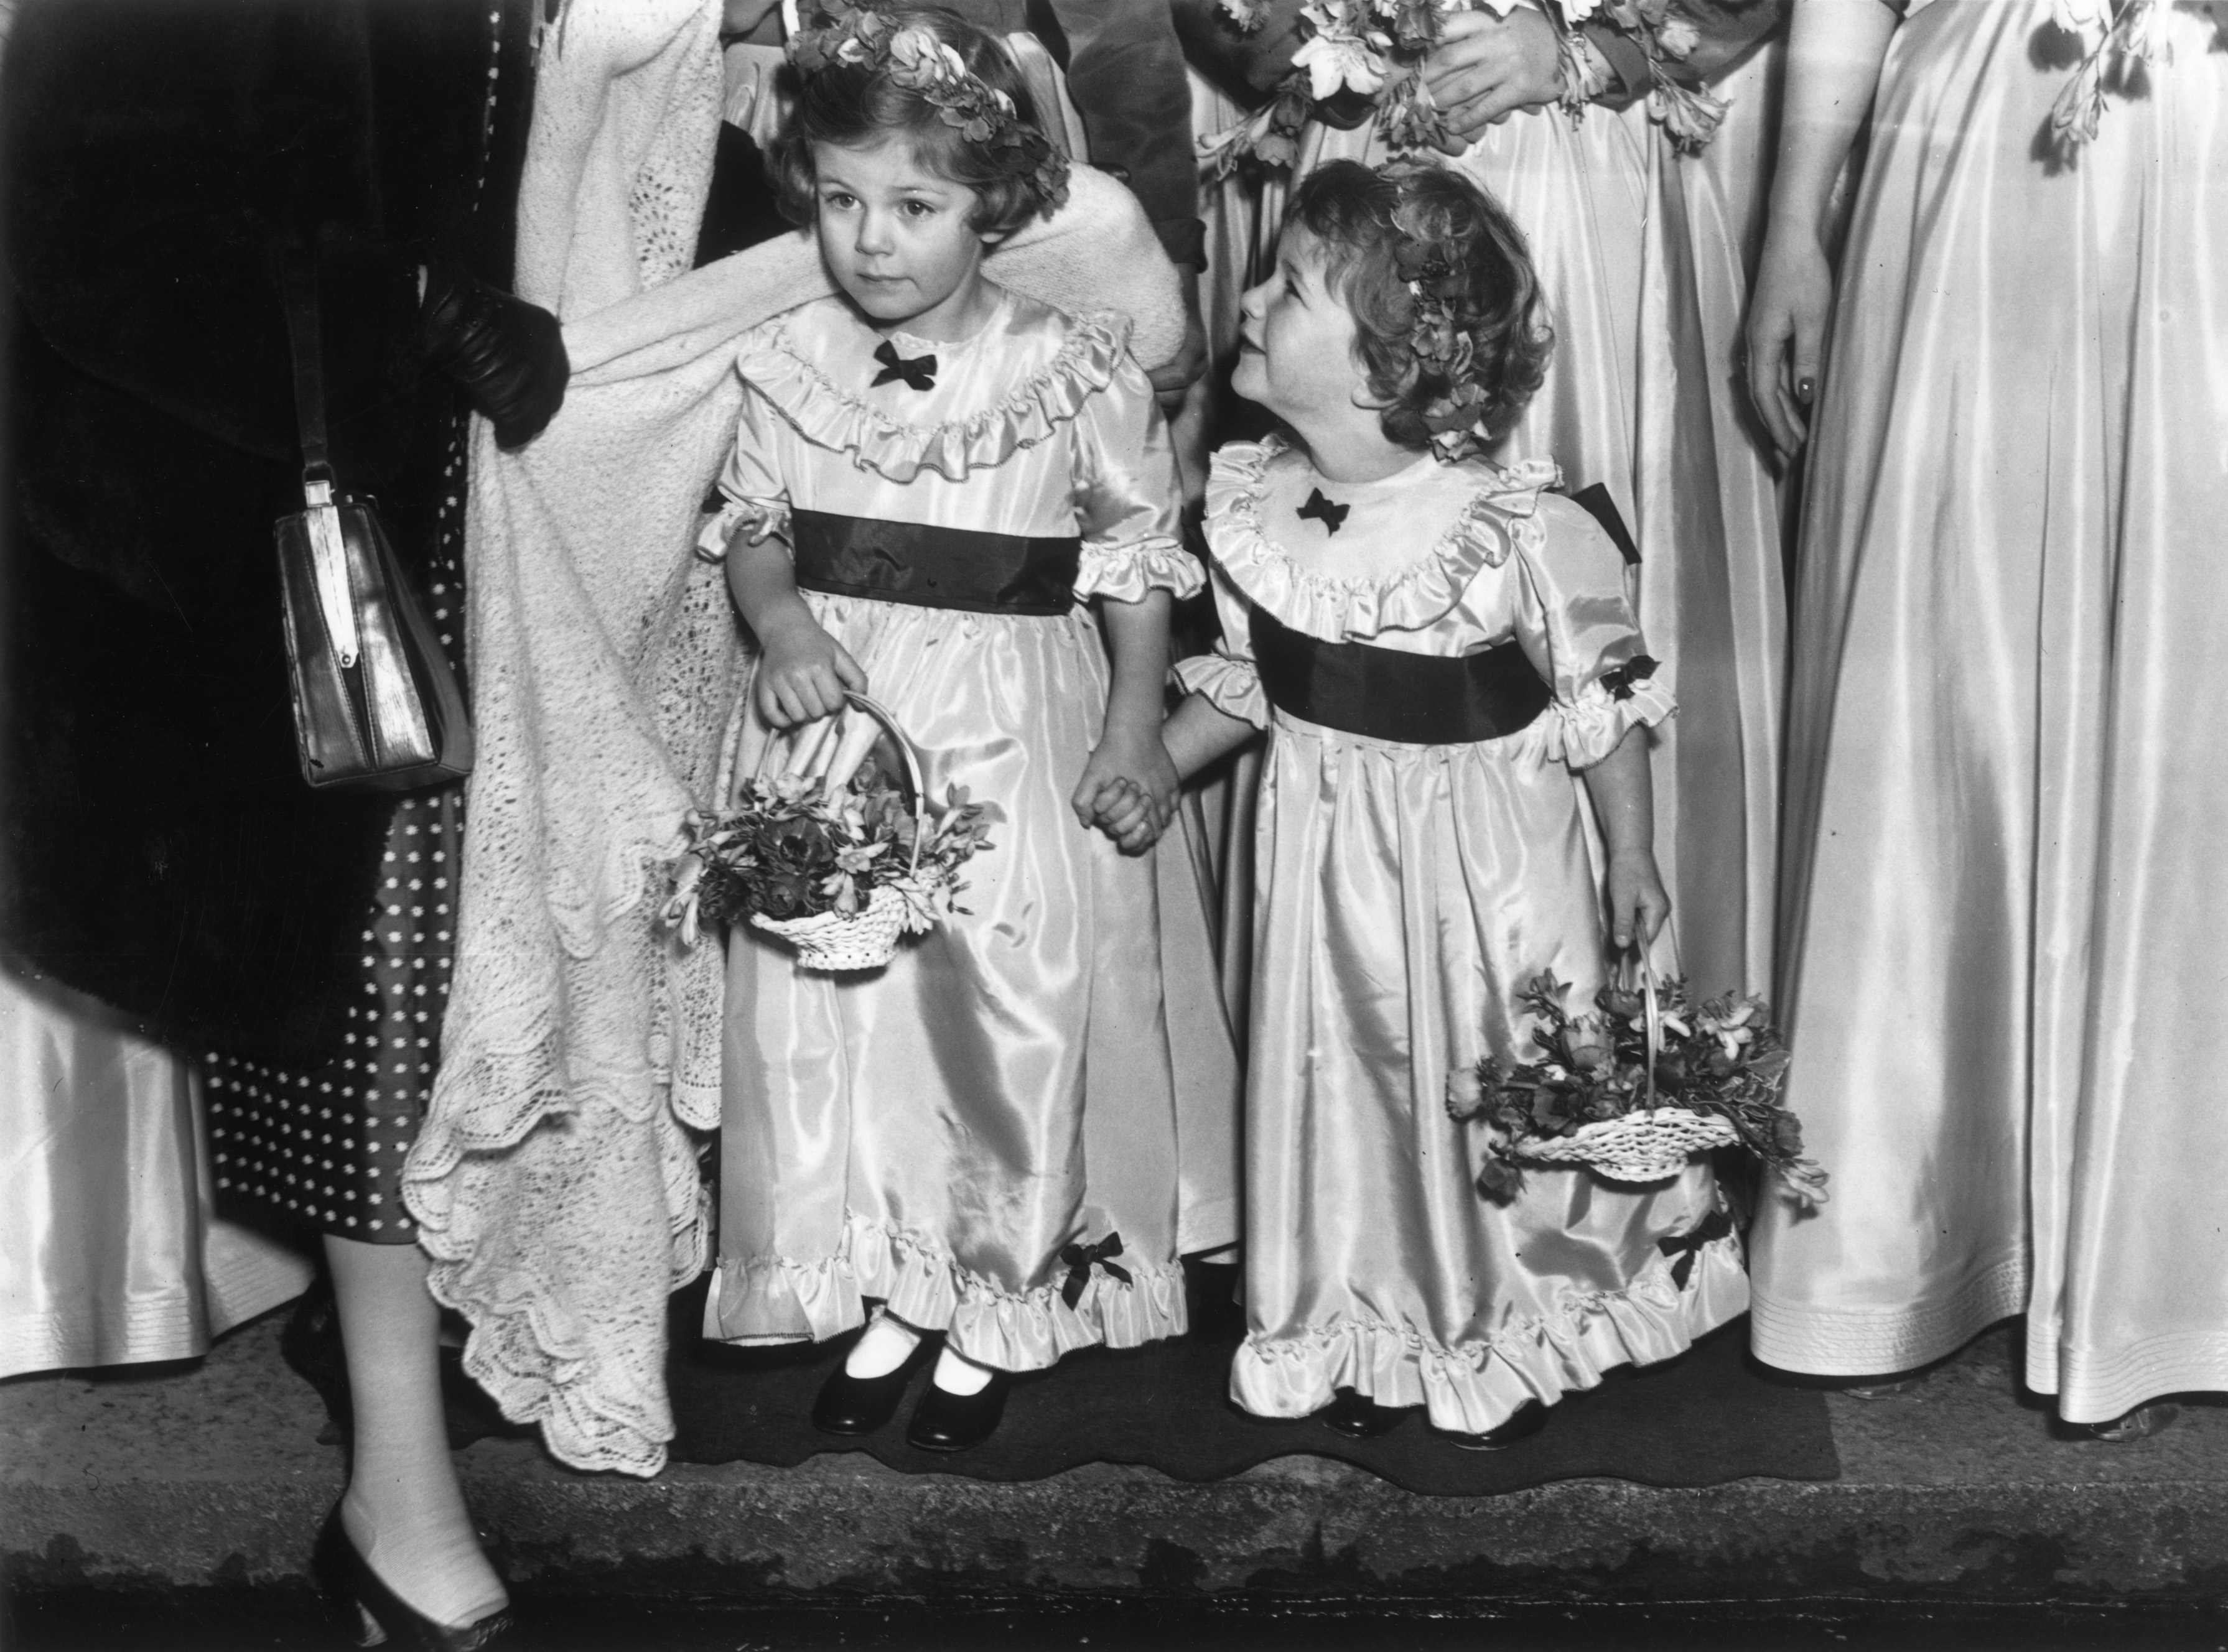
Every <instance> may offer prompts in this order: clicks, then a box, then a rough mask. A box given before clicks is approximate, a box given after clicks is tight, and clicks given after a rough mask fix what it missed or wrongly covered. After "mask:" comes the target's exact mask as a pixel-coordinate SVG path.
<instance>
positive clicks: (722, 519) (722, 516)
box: [696, 380, 791, 562]
mask: <svg viewBox="0 0 2228 1652" xmlns="http://www.w3.org/2000/svg"><path fill="white" fill-rule="evenodd" d="M790 440H791V437H790V428H789V424H788V421H787V420H785V419H784V418H782V417H781V415H780V414H779V413H778V412H777V411H775V409H774V405H773V404H772V403H771V402H770V401H768V400H767V399H765V394H764V393H763V392H761V391H759V388H758V386H755V385H753V384H752V383H750V382H749V381H748V380H745V381H744V384H743V411H742V416H741V418H739V420H738V421H737V422H736V425H735V444H734V446H733V448H731V449H730V450H728V453H727V463H726V464H725V465H724V466H722V467H721V468H720V501H721V504H720V512H719V514H717V515H716V516H714V517H713V519H712V520H710V521H708V522H707V523H705V524H704V531H703V532H702V533H699V534H698V535H697V536H696V554H697V555H698V556H700V557H701V558H703V559H704V560H705V561H707V562H724V561H726V560H727V545H728V544H729V542H730V541H732V540H733V539H734V537H735V535H736V534H737V533H749V534H750V535H752V537H753V539H765V538H768V537H771V538H773V539H780V540H781V541H783V542H784V544H787V543H788V542H789V539H790V533H789V484H788V483H787V482H784V481H783V480H782V467H781V454H782V450H783V449H784V446H786V445H787V444H788V443H789V442H790Z"/></svg>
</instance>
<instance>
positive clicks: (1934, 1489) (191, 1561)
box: [0, 1317, 2228, 1652]
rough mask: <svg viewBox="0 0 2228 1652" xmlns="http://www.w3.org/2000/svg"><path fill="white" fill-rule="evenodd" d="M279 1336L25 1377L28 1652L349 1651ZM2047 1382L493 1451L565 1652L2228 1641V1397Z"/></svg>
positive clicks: (13, 1437)
mask: <svg viewBox="0 0 2228 1652" xmlns="http://www.w3.org/2000/svg"><path fill="white" fill-rule="evenodd" d="M278 1342H279V1319H278V1318H276V1317H274V1318H272V1319H268V1320H266V1321H263V1322H260V1323H258V1324H253V1325H251V1326H249V1327H246V1329H244V1330H241V1331H240V1332H237V1333H235V1334H234V1336H231V1337H229V1338H227V1339H226V1340H225V1341H224V1342H223V1343H220V1344H219V1345H218V1347H217V1348H216V1349H215V1350H214V1351H213V1352H212V1353H211V1354H210V1355H209V1356H208V1358H207V1359H206V1360H203V1361H201V1362H194V1363H191V1364H188V1365H182V1366H177V1367H163V1368H138V1369H136V1370H126V1371H123V1372H118V1373H115V1374H102V1375H84V1374H66V1375H50V1376H42V1377H33V1378H24V1379H18V1380H16V1381H11V1382H8V1383H4V1384H0V1449H4V1452H5V1456H4V1460H3V1461H0V1578H4V1579H5V1580H6V1581H7V1583H8V1584H9V1585H10V1592H11V1596H12V1602H11V1605H12V1611H13V1613H14V1623H15V1628H14V1631H13V1639H14V1641H15V1642H16V1644H18V1645H19V1646H20V1647H21V1648H22V1649H24V1652H32V1649H35V1648H41V1647H48V1646H52V1647H61V1646H66V1645H67V1646H76V1645H80V1644H81V1645H86V1646H104V1647H106V1646H116V1647H125V1646H141V1645H144V1646H148V1647H178V1648H189V1647H198V1646H209V1647H217V1646H233V1645H241V1646H246V1645H255V1646H291V1645H297V1644H302V1645H308V1644H321V1643H326V1644H329V1643H331V1642H323V1641H320V1640H318V1639H317V1638H316V1635H317V1634H321V1633H322V1631H321V1630H320V1631H313V1630H311V1629H309V1628H305V1627H304V1625H305V1624H308V1623H311V1622H312V1620H313V1619H314V1617H315V1611H316V1607H315V1602H314V1598H313V1596H312V1595H311V1591H310V1589H309V1587H308V1585H307V1583H306V1581H305V1573H306V1569H307V1564H308V1557H309V1547H310V1543H311V1538H312V1536H313V1535H314V1534H315V1532H316V1529H317V1525H318V1523H319V1522H320V1521H321V1520H322V1519H323V1515H324V1514H325V1511H326V1509H327V1508H329V1507H330V1504H331V1502H332V1501H333V1500H334V1498H335V1497H336V1496H337V1494H338V1492H339V1489H340V1485H341V1472H342V1464H341V1453H340V1450H339V1448H338V1447H337V1446H336V1445H323V1444H320V1443H319V1440H318V1436H319V1434H320V1433H321V1432H324V1430H325V1419H324V1416H323V1409H322V1407H321V1406H320V1405H319V1403H318V1401H317V1397H316V1395H315V1394H313V1393H312V1392H311V1389H310V1388H309V1387H308V1386H307V1385H306V1384H304V1383H303V1382H302V1381H300V1380H299V1379H298V1378H296V1377H295V1376H294V1375H292V1374H291V1372H290V1371H288V1370H287V1369H286V1368H285V1365H284V1364H283V1362H281V1361H280V1359H279V1352H278ZM2014 1359H2015V1349H2014V1343H2013V1341H2012V1337H2011V1336H2010V1334H2009V1331H2008V1330H2002V1329H2000V1330H1997V1331H1995V1332H1993V1333H1991V1334H1990V1335H1989V1336H1985V1337H1983V1338H1982V1339H1981V1340H1980V1341H1979V1342H1977V1343H1975V1344H1974V1345H1973V1346H1972V1347H1970V1348H1969V1349H1967V1350H1966V1351H1965V1352H1964V1353H1963V1354H1962V1355H1959V1356H1958V1357H1957V1358H1956V1359H1955V1360H1953V1361H1951V1362H1949V1363H1948V1364H1946V1365H1944V1366H1943V1367H1941V1368H1937V1370H1936V1371H1935V1372H1934V1373H1933V1374H1932V1375H1930V1378H1929V1380H1928V1381H1926V1382H1925V1383H1924V1385H1922V1386H1921V1387H1918V1388H1917V1389H1916V1390H1914V1391H1913V1392H1911V1394H1907V1395H1904V1396H1899V1397H1897V1398H1893V1399H1888V1400H1876V1401H1870V1402H1866V1401H1859V1400H1851V1399H1848V1398H1847V1397H1845V1396H1841V1395H1834V1396H1832V1397H1830V1398H1829V1400H1828V1405H1829V1407H1830V1409H1831V1413H1832V1420H1833V1426H1834V1438H1835V1444H1836V1446H1837V1448H1838V1450H1839V1451H1840V1455H1841V1464H1842V1469H1843V1473H1842V1477H1841V1479H1839V1480H1837V1481H1834V1482H1831V1483H1795V1482H1785V1481H1774V1480H1745V1481H1737V1482H1733V1483H1729V1484H1726V1485H1722V1486H1717V1487H1711V1488H1706V1489H1660V1488H1654V1487H1647V1486H1640V1485H1635V1484H1630V1483H1624V1482H1620V1481H1615V1480H1578V1481H1565V1482H1560V1483H1553V1484H1550V1485H1546V1486H1540V1487H1536V1488H1533V1489H1530V1490H1526V1491H1520V1492H1515V1493H1511V1494H1508V1495H1506V1496H1497V1497H1489V1498H1452V1497H1429V1496H1418V1495H1415V1494H1412V1493H1408V1492H1405V1491H1402V1490H1400V1489H1398V1488H1395V1487H1393V1486H1391V1485H1388V1484H1386V1483H1384V1482H1382V1481H1380V1480H1377V1479H1376V1478H1374V1477H1373V1476H1371V1475H1369V1474H1368V1473H1367V1472H1366V1471H1365V1470H1359V1469H1355V1468H1352V1467H1349V1466H1348V1465H1345V1464H1338V1463H1334V1462H1330V1461H1328V1460H1322V1459H1315V1458H1288V1459H1282V1460H1279V1461H1277V1462H1273V1463H1270V1464H1264V1465H1262V1466H1260V1467H1258V1468H1257V1469H1254V1470H1249V1471H1247V1472H1245V1473H1244V1474H1241V1475H1238V1476H1235V1477H1232V1478H1230V1479H1227V1480H1225V1481H1221V1482H1219V1483H1214V1484H1212V1485H1206V1486H1200V1485H1188V1484H1183V1483H1178V1482H1175V1481H1172V1480H1169V1479H1168V1478H1166V1477H1162V1476H1161V1475H1159V1474H1157V1473H1156V1472H1155V1471H1153V1470H1149V1469H1139V1468H1126V1467H1117V1466H1112V1465H1105V1464H1098V1465H1092V1466H1089V1467H1085V1468H1082V1469H1079V1470H1073V1471H1072V1472H1070V1473H1067V1474H1064V1475H1060V1476H1057V1477H1053V1478H1052V1479H1048V1480H1044V1481H1039V1482H1035V1483H1029V1484H1026V1485H1018V1486H1016V1485H1001V1484H991V1483H983V1482H977V1481H971V1480H967V1479H963V1478H958V1477H947V1476H941V1475H925V1476H909V1475H901V1474H899V1473H896V1472H894V1471H893V1470H888V1469H886V1468H883V1467H882V1466H880V1464H876V1463H874V1461H873V1460H872V1459H871V1458H868V1457H863V1456H861V1455H856V1454H842V1455H829V1456H825V1457H818V1458H816V1459H814V1460H813V1461H811V1462H810V1463H808V1464H805V1465H803V1467H801V1468H797V1469H791V1470H780V1469H769V1468H762V1467H757V1466H754V1465H751V1464H726V1465H721V1466H717V1467H706V1466H697V1465H680V1466H676V1467H675V1468H673V1469H671V1470H669V1471H668V1472H667V1473H666V1474H664V1475H663V1476H662V1477H660V1478H658V1479H656V1480H655V1481H650V1482H642V1481H635V1480H629V1479H624V1478H620V1477H611V1476H587V1475H580V1474H576V1473H573V1472H572V1471H570V1470H566V1469H563V1468H561V1467H560V1466H558V1465H556V1464H554V1463H552V1462H551V1461H550V1460H549V1459H548V1458H547V1457H545V1456H544V1455H543V1454H542V1453H541V1451H540V1450H539V1448H538V1447H537V1446H536V1445H534V1444H533V1443H532V1442H530V1441H527V1440H520V1439H489V1440H483V1441H480V1442H478V1443H477V1444H476V1445H472V1446H471V1447H469V1448H467V1449H466V1450H465V1451H463V1452H461V1453H460V1454H459V1457H458V1461H459V1464H460V1467H461V1470H462V1472H463V1476H464V1487H465V1492H466V1495H467V1496H468V1497H469V1498H470V1500H471V1504H472V1507H473V1508H474V1510H475V1512H476V1514H477V1516H478V1518H479V1519H480V1521H481V1522H482V1525H483V1528H484V1530H485V1531H486V1533H487V1534H488V1536H489V1538H490V1547H491V1548H492V1550H493V1552H494V1553H496V1557H497V1559H498V1561H499V1563H500V1564H501V1566H503V1569H504V1572H505V1574H506V1575H507V1576H508V1577H509V1579H511V1580H512V1582H513V1584H514V1585H515V1591H516V1592H517V1594H518V1597H519V1599H520V1601H521V1604H522V1607H523V1608H525V1609H526V1610H527V1616H528V1618H529V1619H530V1620H531V1621H530V1622H529V1624H528V1628H529V1630H531V1631H532V1632H531V1633H530V1635H529V1636H528V1641H527V1642H526V1643H527V1644H531V1645H533V1646H537V1647H538V1646H543V1645H547V1646H550V1647H573V1646H581V1647H587V1646H604V1645H656V1646H674V1647H695V1646H699V1645H701V1646H705V1647H711V1646H721V1647H735V1648H744V1647H752V1646H759V1645H763V1646H767V1647H772V1646H798V1647H808V1646H823V1645H825V1646H835V1645H844V1646H857V1647H868V1646H884V1645H887V1646H930V1645H944V1644H951V1645H965V1646H969V1647H986V1648H987V1647H994V1646H1007V1645H1014V1646H1021V1645H1047V1646H1049V1645H1078V1644H1089V1645H1092V1646H1094V1647H1098V1648H1101V1649H1104V1648H1106V1647H1121V1646H1130V1645H1136V1646H1146V1645H1150V1646H1154V1647H1156V1648H1164V1647H1170V1646H1188V1645H1209V1644H1230V1645H1232V1646H1251V1645H1256V1644H1258V1645H1269V1644H1275V1645H1276V1646H1277V1647H1279V1648H1283V1649H1289V1648H1296V1647H1304V1646H1309V1645H1315V1644H1325V1645H1334V1644H1335V1645H1337V1646H1339V1647H1341V1648H1354V1647H1367V1646H1372V1645H1379V1644H1383V1645H1415V1646H1418V1647H1424V1646H1437V1645H1456V1644H1465V1645H1467V1644H1475V1643H1476V1632H1477V1630H1478V1628H1479V1625H1480V1623H1481V1621H1482V1620H1491V1621H1492V1622H1494V1623H1495V1625H1496V1628H1495V1634H1494V1636H1493V1643H1494V1644H1495V1647H1496V1648H1508V1649H1521V1648H1524V1647H1528V1646H1539V1647H1542V1648H1547V1647H1566V1646H1573V1647H1574V1646H1581V1645H1587V1646H1591V1645H1596V1644H1604V1645H1615V1646H1619V1647H1625V1646H1631V1647H1645V1646H1658V1645H1660V1646H1664V1647H1667V1648H1668V1647H1683V1646H1688V1645H1704V1644H1710V1645H1725V1644H1739V1645H1750V1644H1754V1645H1767V1644H1768V1645H1775V1646H1777V1645H1785V1646H1789V1647H1809V1646H1821V1647H1825V1646H1834V1647H1840V1646H1848V1645H1882V1646H1897V1647H1904V1646H1909V1647H1921V1648H1923V1647H1930V1646H1937V1645H1939V1646H1957V1647H1962V1646H1969V1645H1972V1646H1977V1645H1983V1644H2003V1645H2017V1646H2037V1647H2041V1646H2052V1647H2055V1646H2066V1647H2073V1646H2088V1645H2097V1646H2114V1647H2120V1646H2152V1645H2156V1646H2161V1647H2165V1646H2174V1647H2179V1646H2185V1645H2186V1646H2192V1647H2199V1646H2201V1647H2207V1648H2215V1647H2218V1648H2224V1649H2228V1628H2224V1624H2228V1618H2224V1617H2222V1615H2221V1613H2220V1611H2219V1610H2218V1607H2219V1603H2221V1602H2223V1601H2228V1408H2223V1407H2221V1406H2215V1405H2211V1404H2201V1403H2200V1404H2196V1405H2191V1406H2185V1408H2184V1409H2183V1411H2182V1413H2181V1417H2180V1420H2179V1421H2178V1422H2177V1423H2176V1424H2175V1426H2174V1427H2172V1428H2170V1429H2168V1430H2167V1431H2166V1432H2164V1433H2161V1434H2160V1435H2158V1436H2156V1437H2155V1438H2151V1439H2148V1440H2144V1441H2140V1442H2136V1443H2134V1444H2130V1445H2103V1444H2099V1443H2095V1442H2088V1441H2073V1440H2067V1439H2063V1438H2058V1437H2056V1435H2054V1433H2053V1432H2052V1426H2051V1423H2050V1418H2049V1413H2048V1411H2047V1410H2046V1407H2044V1406H2042V1405H2041V1404H2040V1403H2039V1402H2038V1401H2036V1400H2033V1399H2032V1398H2031V1397H2022V1395H2021V1394H2020V1389H2019V1387H2018V1384H2017V1379H2016V1371H2015V1368H2014ZM1736 1630H1738V1632H1736ZM1754 1635H1762V1636H1764V1638H1763V1639H1756V1638H1750V1637H1751V1636H1754ZM227 1636H230V1637H231V1638H226V1637H227ZM290 1636H291V1637H293V1638H289V1637H290ZM303 1636H311V1638H308V1639H304V1638H302V1637H303ZM1016 1636H1018V1637H1019V1638H1015V1637H1016ZM1604 1636H1605V1637H1606V1638H1600V1637H1604ZM212 1637H214V1638H212ZM242 1637H245V1638H242ZM754 1637H755V1638H754ZM1256 1637H1258V1638H1256ZM1379 1637H1390V1638H1379ZM1883 1637H1884V1638H1883Z"/></svg>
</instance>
